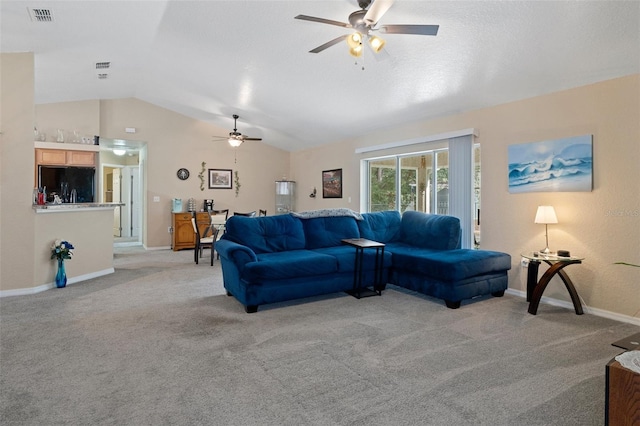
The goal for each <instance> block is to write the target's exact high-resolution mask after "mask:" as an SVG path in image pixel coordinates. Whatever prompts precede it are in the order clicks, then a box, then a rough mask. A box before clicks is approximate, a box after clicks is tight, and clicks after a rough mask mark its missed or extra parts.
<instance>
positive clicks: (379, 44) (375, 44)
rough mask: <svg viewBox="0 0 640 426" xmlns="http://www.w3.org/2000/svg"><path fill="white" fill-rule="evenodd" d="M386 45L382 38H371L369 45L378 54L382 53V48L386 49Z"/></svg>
mask: <svg viewBox="0 0 640 426" xmlns="http://www.w3.org/2000/svg"><path fill="white" fill-rule="evenodd" d="M385 43H386V42H385V41H384V40H383V39H382V38H380V37H378V36H371V37H369V45H370V46H371V49H372V50H373V51H374V52H376V53H378V52H380V51H381V50H382V48H383V47H384V45H385Z"/></svg>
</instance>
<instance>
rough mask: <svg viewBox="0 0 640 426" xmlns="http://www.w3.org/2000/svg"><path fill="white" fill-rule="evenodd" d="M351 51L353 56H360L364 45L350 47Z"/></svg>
mask: <svg viewBox="0 0 640 426" xmlns="http://www.w3.org/2000/svg"><path fill="white" fill-rule="evenodd" d="M349 53H350V54H351V56H355V57H356V58H359V57H360V56H362V45H360V46H358V47H352V48H351V49H349Z"/></svg>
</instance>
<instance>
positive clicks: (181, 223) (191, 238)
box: [171, 212, 211, 251]
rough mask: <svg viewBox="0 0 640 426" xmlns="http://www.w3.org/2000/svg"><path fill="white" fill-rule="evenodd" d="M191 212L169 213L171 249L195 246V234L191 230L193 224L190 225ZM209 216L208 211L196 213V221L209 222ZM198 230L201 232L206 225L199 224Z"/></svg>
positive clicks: (176, 249)
mask: <svg viewBox="0 0 640 426" xmlns="http://www.w3.org/2000/svg"><path fill="white" fill-rule="evenodd" d="M192 217H193V216H192V213H190V212H186V213H171V218H172V219H171V227H172V229H173V232H172V234H171V248H172V249H173V251H178V250H183V249H192V248H195V247H196V234H195V233H194V232H193V225H191V218H192ZM210 220H211V219H210V217H209V213H208V212H198V213H196V222H198V223H203V222H205V223H209V222H210ZM200 228H201V229H200V232H201V233H203V232H204V229H202V228H206V226H203V225H201V226H200Z"/></svg>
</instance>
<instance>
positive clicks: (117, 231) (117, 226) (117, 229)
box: [111, 169, 122, 237]
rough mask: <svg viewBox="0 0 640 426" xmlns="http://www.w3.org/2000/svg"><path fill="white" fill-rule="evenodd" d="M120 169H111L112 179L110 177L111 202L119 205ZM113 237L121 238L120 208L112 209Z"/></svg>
mask: <svg viewBox="0 0 640 426" xmlns="http://www.w3.org/2000/svg"><path fill="white" fill-rule="evenodd" d="M120 182H121V179H120V169H113V177H112V181H111V183H112V191H113V202H114V203H120V202H122V201H121V200H122V199H121V190H120ZM113 236H114V237H121V236H122V223H121V217H120V206H118V207H116V208H114V209H113Z"/></svg>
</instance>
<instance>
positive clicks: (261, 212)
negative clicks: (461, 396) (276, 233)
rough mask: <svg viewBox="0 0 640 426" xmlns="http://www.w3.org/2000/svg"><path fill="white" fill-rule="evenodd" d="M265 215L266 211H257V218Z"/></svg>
mask: <svg viewBox="0 0 640 426" xmlns="http://www.w3.org/2000/svg"><path fill="white" fill-rule="evenodd" d="M266 215H267V211H266V210H262V209H260V210H258V216H266Z"/></svg>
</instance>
